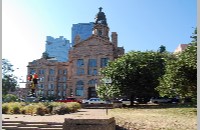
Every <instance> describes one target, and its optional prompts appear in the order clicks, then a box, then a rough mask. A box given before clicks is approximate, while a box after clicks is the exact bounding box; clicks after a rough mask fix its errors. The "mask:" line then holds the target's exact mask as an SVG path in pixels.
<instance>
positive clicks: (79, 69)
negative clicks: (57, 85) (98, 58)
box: [77, 68, 85, 75]
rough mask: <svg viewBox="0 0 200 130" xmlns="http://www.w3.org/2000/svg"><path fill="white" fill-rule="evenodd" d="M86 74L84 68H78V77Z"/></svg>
mask: <svg viewBox="0 0 200 130" xmlns="http://www.w3.org/2000/svg"><path fill="white" fill-rule="evenodd" d="M84 73H85V72H84V69H83V68H77V75H83V74H84Z"/></svg>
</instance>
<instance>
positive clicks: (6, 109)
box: [2, 103, 9, 114]
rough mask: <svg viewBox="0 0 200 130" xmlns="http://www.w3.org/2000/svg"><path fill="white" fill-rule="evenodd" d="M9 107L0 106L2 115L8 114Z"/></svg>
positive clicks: (6, 105)
mask: <svg viewBox="0 0 200 130" xmlns="http://www.w3.org/2000/svg"><path fill="white" fill-rule="evenodd" d="M8 111H9V107H8V104H7V103H4V104H2V114H8Z"/></svg>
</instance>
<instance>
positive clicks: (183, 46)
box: [174, 44, 188, 54]
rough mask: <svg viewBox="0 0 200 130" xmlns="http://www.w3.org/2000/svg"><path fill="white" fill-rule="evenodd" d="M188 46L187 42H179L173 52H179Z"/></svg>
mask: <svg viewBox="0 0 200 130" xmlns="http://www.w3.org/2000/svg"><path fill="white" fill-rule="evenodd" d="M187 47H188V44H179V45H178V47H177V48H176V49H175V51H174V54H178V53H181V52H182V51H184V50H185V49H186V48H187Z"/></svg>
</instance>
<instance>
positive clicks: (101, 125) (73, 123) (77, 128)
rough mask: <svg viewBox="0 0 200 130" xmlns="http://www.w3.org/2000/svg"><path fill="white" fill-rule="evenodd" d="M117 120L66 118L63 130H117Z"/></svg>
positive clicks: (112, 118)
mask: <svg viewBox="0 0 200 130" xmlns="http://www.w3.org/2000/svg"><path fill="white" fill-rule="evenodd" d="M115 125H116V123H115V119H114V117H111V118H109V117H108V118H101V119H91V118H90V119H86V118H84V119H71V118H66V119H65V122H64V123H63V130H115Z"/></svg>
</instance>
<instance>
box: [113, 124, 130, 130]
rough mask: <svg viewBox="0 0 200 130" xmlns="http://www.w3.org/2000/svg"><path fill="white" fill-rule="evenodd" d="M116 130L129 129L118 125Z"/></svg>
mask: <svg viewBox="0 0 200 130" xmlns="http://www.w3.org/2000/svg"><path fill="white" fill-rule="evenodd" d="M115 130H128V129H127V128H124V127H121V126H118V125H116V129H115Z"/></svg>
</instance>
